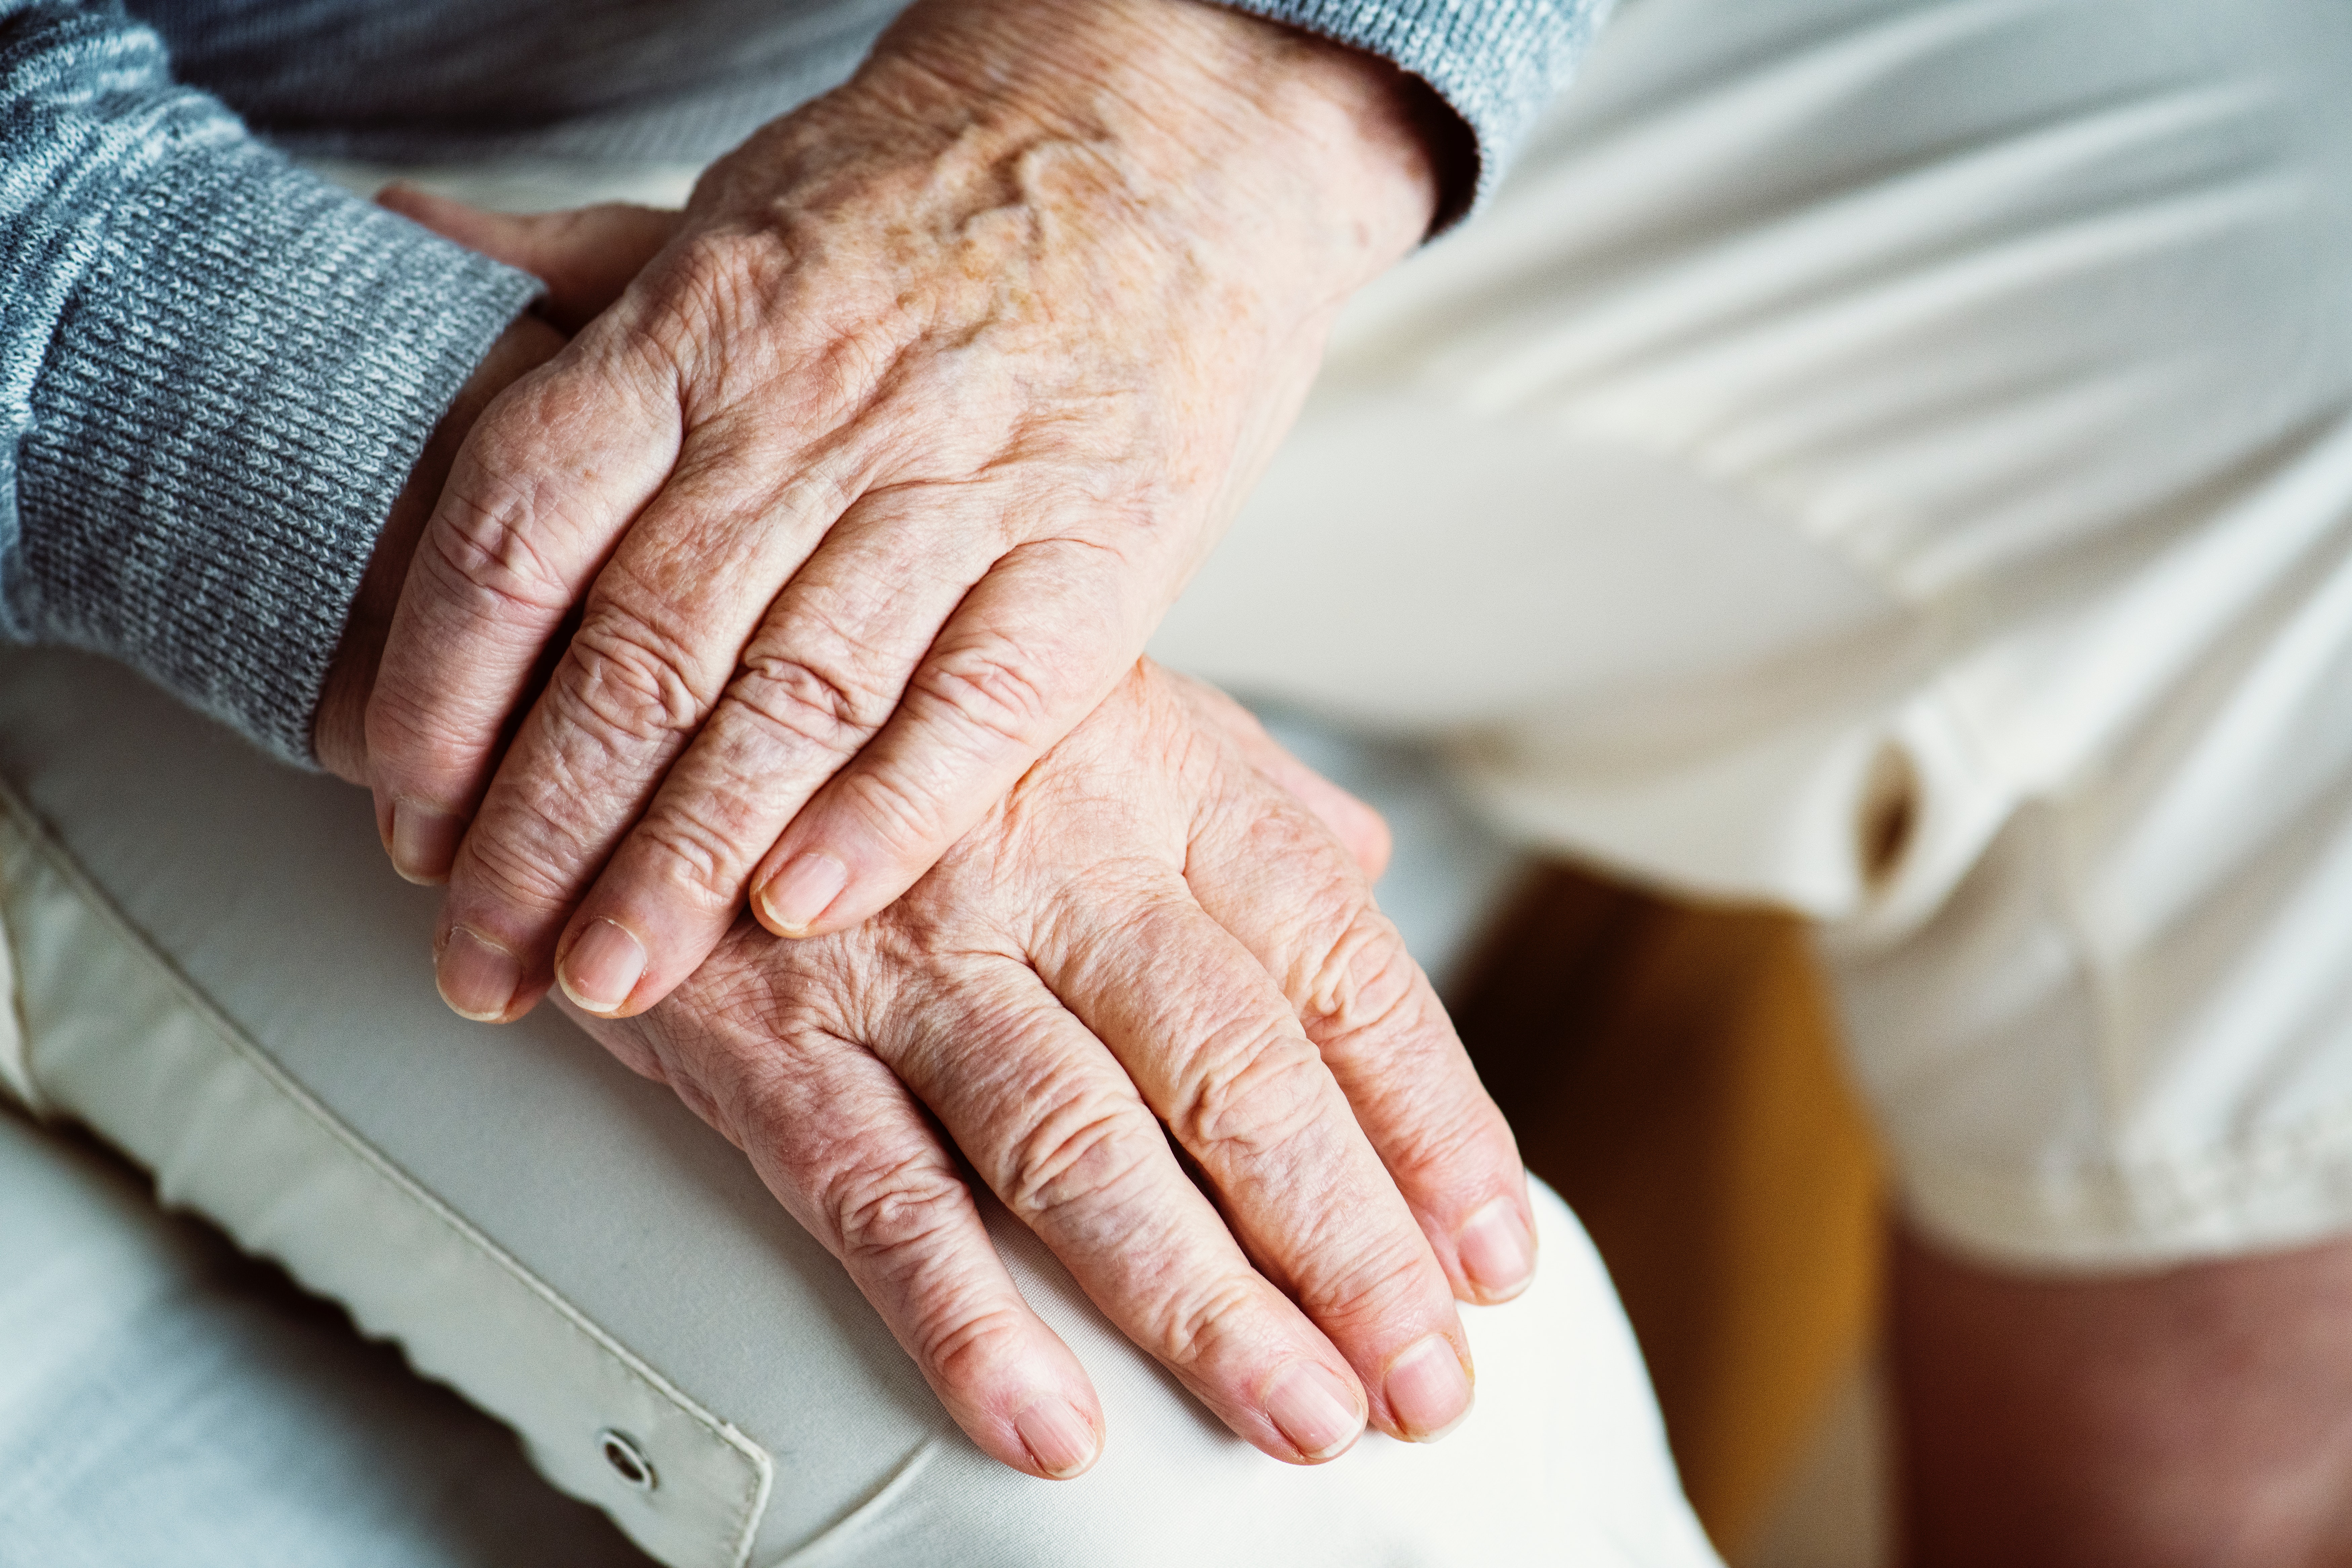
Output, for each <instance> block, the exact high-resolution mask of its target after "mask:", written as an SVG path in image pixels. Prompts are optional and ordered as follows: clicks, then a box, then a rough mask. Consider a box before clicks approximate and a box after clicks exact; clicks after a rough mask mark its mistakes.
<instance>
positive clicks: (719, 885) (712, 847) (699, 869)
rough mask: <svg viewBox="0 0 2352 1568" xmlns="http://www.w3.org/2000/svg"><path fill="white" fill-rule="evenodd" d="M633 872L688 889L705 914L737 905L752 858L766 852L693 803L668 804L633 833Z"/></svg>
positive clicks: (685, 891) (649, 814) (649, 815)
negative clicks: (747, 841)
mask: <svg viewBox="0 0 2352 1568" xmlns="http://www.w3.org/2000/svg"><path fill="white" fill-rule="evenodd" d="M630 837H631V838H632V840H633V843H632V845H631V847H630V853H631V855H632V857H633V859H632V861H631V867H630V869H631V871H632V874H633V875H637V874H644V873H646V872H650V879H652V880H655V881H657V882H659V883H660V884H661V885H662V886H664V887H666V888H667V889H671V890H673V891H677V892H680V893H683V894H685V895H687V897H688V898H689V899H691V900H693V901H694V903H695V904H696V906H697V907H698V908H699V909H701V910H703V911H704V912H706V913H716V912H719V911H721V910H726V909H730V908H731V907H732V906H733V905H734V902H735V900H737V899H738V898H740V897H741V896H742V891H743V883H744V881H745V880H746V879H748V878H749V877H750V875H751V856H752V855H756V854H760V853H764V852H765V850H766V848H767V846H766V845H764V844H761V845H759V846H757V847H751V846H749V845H748V844H747V843H746V841H745V840H744V839H743V838H742V837H740V836H739V835H737V834H736V833H734V832H733V831H731V830H730V827H729V826H727V825H726V824H724V823H720V822H714V821H712V820H710V819H709V817H708V816H705V815H704V814H703V813H701V812H699V811H698V810H697V809H696V808H695V807H694V806H693V805H685V804H677V803H664V804H658V805H656V807H655V808H654V809H653V810H651V811H649V812H647V813H646V816H645V818H644V819H643V820H642V821H640V822H639V823H638V824H637V826H636V827H635V830H634V831H633V832H632V833H631V835H630Z"/></svg>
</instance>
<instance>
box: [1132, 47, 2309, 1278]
mask: <svg viewBox="0 0 2352 1568" xmlns="http://www.w3.org/2000/svg"><path fill="white" fill-rule="evenodd" d="M2347 79H2352V10H2347V8H2346V7H2344V6H2343V5H2340V4H2336V3H2333V0H2253V3H2248V0H1897V3H1888V0H1738V3H1736V4H1735V3H1733V0H1641V4H1638V5H1633V6H1630V7H1628V8H1627V9H1626V10H1625V11H1624V12H1623V13H1622V15H1621V16H1619V17H1618V18H1617V19H1616V21H1615V22H1614V23H1613V24H1612V26H1611V27H1610V29H1609V30H1608V31H1607V32H1606V33H1605V34H1604V36H1603V37H1602V38H1601V42H1600V44H1599V46H1598V47H1597V48H1596V50H1595V52H1594V54H1593V56H1592V58H1591V61H1590V63H1589V65H1588V67H1587V68H1586V69H1585V71H1584V73H1583V75H1582V76H1581V77H1580V79H1579V81H1578V82H1577V84H1576V86H1575V87H1574V89H1572V90H1571V91H1570V93H1569V94H1568V95H1567V96H1566V97H1565V98H1564V99H1563V100H1561V102H1560V103H1559V105H1558V106H1557V107H1556V109H1555V110H1554V111H1553V112H1552V113H1551V115H1550V116H1549V119H1548V120H1547V121H1546V122H1545V123H1544V124H1543V125H1542V126H1541V127H1540V128H1539V129H1538V132H1537V133H1536V135H1535V137H1534V139H1533V141H1532V143H1531V145H1530V147H1529V149H1528V153H1527V155H1526V157H1525V159H1524V161H1523V162H1522V163H1521V165H1520V166H1519V167H1518V168H1517V171H1516V172H1515V173H1514V174H1513V175H1512V177H1511V178H1510V180H1509V181H1507V183H1506V184H1505V185H1504V187H1503V189H1502V190H1501V192H1500V193H1499V195H1497V197H1496V201H1495V203H1494V205H1493V207H1492V209H1491V210H1490V211H1489V212H1488V213H1487V214H1486V216H1482V217H1481V218H1480V219H1479V220H1478V221H1477V222H1475V223H1474V224H1471V225H1469V226H1465V228H1464V229H1463V230H1462V231H1461V232H1460V233H1459V234H1457V235H1454V236H1450V237H1447V238H1446V239H1444V241H1442V242H1441V243H1439V244H1438V245H1436V246H1433V247H1431V249H1430V250H1429V251H1428V253H1427V254H1425V255H1423V256H1422V257H1420V258H1416V259H1415V260H1413V261H1412V262H1411V263H1409V264H1408V265H1406V266H1404V267H1402V268H1399V269H1398V270H1397V271H1396V272H1395V273H1393V274H1392V275H1391V276H1390V277H1388V278H1386V279H1382V280H1381V282H1380V283H1378V284H1376V285H1375V286H1374V287H1373V288H1372V289H1370V290H1368V291H1367V293H1366V294H1365V295H1364V296H1363V297H1361V298H1360V300H1358V301H1357V302H1356V303H1355V305H1354V306H1353V307H1352V308H1351V309H1350V310H1349V314H1348V316H1347V318H1346V319H1345V321H1343V322H1342V325H1341V327H1340V330H1339V333H1338V335H1337V338H1336V340H1335V342H1334V345H1333V351H1332V354H1331V358H1330V361H1329V365H1328V373H1327V374H1326V376H1325V379H1324V381H1323V382H1322V383H1321V384H1319V385H1318V389H1317V392H1316V395H1315V396H1314V397H1313V398H1312V399H1311V400H1310V402H1309V404H1308V406H1307V410H1306V412H1305V415H1304V416H1303V418H1302V420H1301V424H1300V427H1299V432H1298V435H1297V437H1296V438H1294V439H1293V440H1292V441H1291V443H1290V444H1289V445H1288V446H1287V447H1286V448H1285V449H1284V451H1283V452H1282V453H1281V454H1280V455H1279V456H1278V457H1277V458H1276V462H1275V465H1274V468H1273V469H1272V471H1271V472H1270V473H1269V475H1268V476H1267V479H1266V480H1265V484H1264V486H1263V487H1262V488H1261V489H1260V490H1259V491H1258V493H1257V495H1256V497H1255V500H1253V502H1252V504H1251V506H1250V508H1249V509H1248V510H1247V512H1246V513H1245V514H1244V517H1243V518H1242V520H1241V521H1240V523H1239V524H1238V525H1237V527H1236V529H1235V532H1234V538H1233V539H1232V541H1231V542H1229V543H1228V544H1227V546H1226V547H1225V548H1224V549H1223V551H1222V552H1220V553H1219V555H1218V556H1217V557H1216V558H1215V559H1213V561H1212V562H1211V563H1209V565H1208V566H1207V567H1206V568H1205V569H1204V570H1203V572H1202V575H1201V578H1200V580H1199V581H1198V582H1197V583H1196V584H1194V585H1193V588H1192V591H1191V592H1190V593H1189V594H1188V595H1187V596H1186V598H1185V600H1184V601H1183V602H1182V603H1181V604H1180V605H1178V607H1177V609H1176V611H1175V613H1174V614H1173V615H1172V616H1171V618H1170V620H1169V623H1168V625H1167V626H1166V628H1165V629H1164V631H1163V633H1162V635H1161V637H1160V641H1159V643H1158V644H1157V645H1156V646H1157V647H1158V649H1159V650H1160V652H1161V653H1162V654H1163V655H1165V656H1166V657H1168V658H1170V659H1171V662H1175V663H1178V664H1180V665H1182V666H1184V667H1187V668H1192V669H1195V670H1197V671H1199V672H1201V673H1203V674H1206V675H1208V676H1210V677H1212V678H1213V679H1219V680H1222V681H1224V682H1226V683H1228V684H1231V685H1234V686H1236V687H1239V688H1241V689H1244V690H1250V691H1255V692H1259V693H1265V694H1270V695H1274V696H1278V697H1290V698H1295V699H1299V700H1308V701H1312V702H1316V703H1318V704H1320V705H1323V706H1325V707H1327V708H1328V709H1330V710H1334V711H1337V712H1339V713H1342V714H1345V715H1347V716H1349V717H1350V718H1352V719H1354V720H1356V721H1359V722H1362V723H1365V724H1370V725H1374V726H1378V727H1381V728H1384V729H1387V730H1389V731H1396V732H1402V733H1404V734H1407V735H1412V736H1419V737H1423V738H1426V739H1428V740H1429V741H1431V742H1433V743H1435V744H1439V745H1443V746H1444V747H1446V748H1447V749H1448V751H1449V752H1450V754H1451V755H1452V757H1453V759H1454V763H1455V766H1456V770H1457V776H1458V777H1459V778H1460V779H1461V780H1462V781H1463V783H1464V784H1465V787H1467V788H1468V789H1470V790H1471V791H1473V792H1475V795H1477V796H1478V797H1479V798H1480V799H1481V800H1482V801H1483V802H1484V803H1485V804H1486V807H1487V808H1488V809H1489V810H1490V811H1491V812H1492V813H1493V814H1494V816H1495V817H1496V820H1497V821H1499V822H1501V823H1503V824H1504V825H1505V826H1507V827H1508V828H1510V829H1511V830H1512V831H1513V832H1514V833H1516V834H1517V836H1519V837H1520V838H1521V839H1522V840H1523V841H1526V842H1528V843H1530V844H1535V845H1540V846H1543V847H1550V848H1553V849H1557V850H1565V851H1568V852H1570V853H1571V854H1575V855H1578V856H1581V857H1585V858H1591V859H1593V860H1597V861H1599V862H1601V863H1602V864H1604V865H1606V866H1608V867H1609V868H1612V869H1613V870H1615V871H1617V872H1619V873H1621V874H1624V875H1628V876H1631V877H1633V878H1634V879H1640V880H1644V881H1648V882H1651V883H1653V884H1656V885H1661V886H1664V887H1665V888H1667V889H1671V890H1674V891H1675V892H1678V893H1681V894H1684V895H1698V896H1702V897H1725V898H1735V899H1755V900H1767V901H1769V902H1773V903H1776V904H1780V905H1781V906H1783V907H1787V908H1790V909H1794V910H1800V911H1802V912H1805V913H1808V914H1810V915H1812V916H1814V917H1816V918H1817V919H1818V920H1820V921H1822V922H1823V933H1824V948H1825V951H1826V952H1827V953H1828V954H1829V956H1830V958H1831V960H1832V967H1833V969H1834V971H1835V973H1836V976H1837V981H1838V989H1839V993H1840V997H1841V1003H1842V1006H1843V1011H1844V1014H1845V1021H1846V1026H1847V1033H1848V1036H1849V1044H1850V1047H1851V1055H1852V1060H1853V1066H1854V1068H1855V1071H1856V1074H1857V1076H1858V1077H1859V1079H1861V1080H1862V1082H1863V1084H1864V1088H1865V1089H1866V1090H1867V1091H1868V1095H1869V1098H1870V1100H1872V1102H1873V1104H1874V1108H1875V1110H1876V1111H1877V1113H1878V1117H1879V1120H1880V1123H1881V1128H1882V1131H1884V1133H1885V1137H1886V1140H1887V1142H1888V1143H1889V1145H1890V1149H1891V1152H1892V1153H1893V1155H1894V1158H1895V1165H1896V1168H1897V1173H1898V1177H1899V1180H1900V1183H1901V1185H1902V1189H1903V1192H1904V1194H1905V1197H1906V1202H1907V1203H1908V1205H1910V1207H1911V1208H1912V1210H1913V1212H1914V1213H1915V1214H1916V1215H1917V1216H1918V1217H1919V1218H1920V1219H1921V1220H1922V1221H1923V1222H1925V1223H1926V1224H1927V1225H1928V1226H1931V1227H1933V1228H1934V1229H1936V1230H1937V1231H1938V1232H1939V1233H1941V1234H1942V1235H1943V1236H1944V1237H1946V1238H1947V1239H1948V1241H1951V1242H1953V1243H1955V1244H1957V1245H1959V1246H1962V1247H1969V1248H1971V1249H1975V1250H1978V1251H1980V1252H1982V1253H1985V1254H1987V1255H1990V1256H1991V1257H1994V1258H2002V1259H2006V1260H2008V1261H2010V1262H2011V1263H2015V1264H2020V1265H2028V1266H2032V1267H2037V1268H2089V1267H2141V1266H2147V1265H2151V1264H2158V1263H2163V1262H2167V1261H2171V1260H2176V1259H2179V1258H2190V1257H2198V1256H2206V1255H2211V1254H2215V1253H2226V1252H2231V1251H2239V1250H2244V1249H2247V1248H2252V1247H2274V1246H2284V1245H2291V1244H2294V1243H2296V1242H2300V1241H2304V1240H2307V1239H2310V1238H2312V1237H2317V1236H2320V1235H2323V1234H2327V1233H2331V1232H2335V1231H2339V1230H2342V1229H2344V1228H2346V1227H2347V1226H2352V921H2348V920H2347V919H2346V918H2345V916H2344V913H2343V911H2344V910H2347V909H2352V288H2347V284H2346V277H2345V266H2346V263H2345V259H2344V258H2347V257H2352V93H2347V92H2346V91H2345V90H2344V83H2345V82H2346V80H2347Z"/></svg>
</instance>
